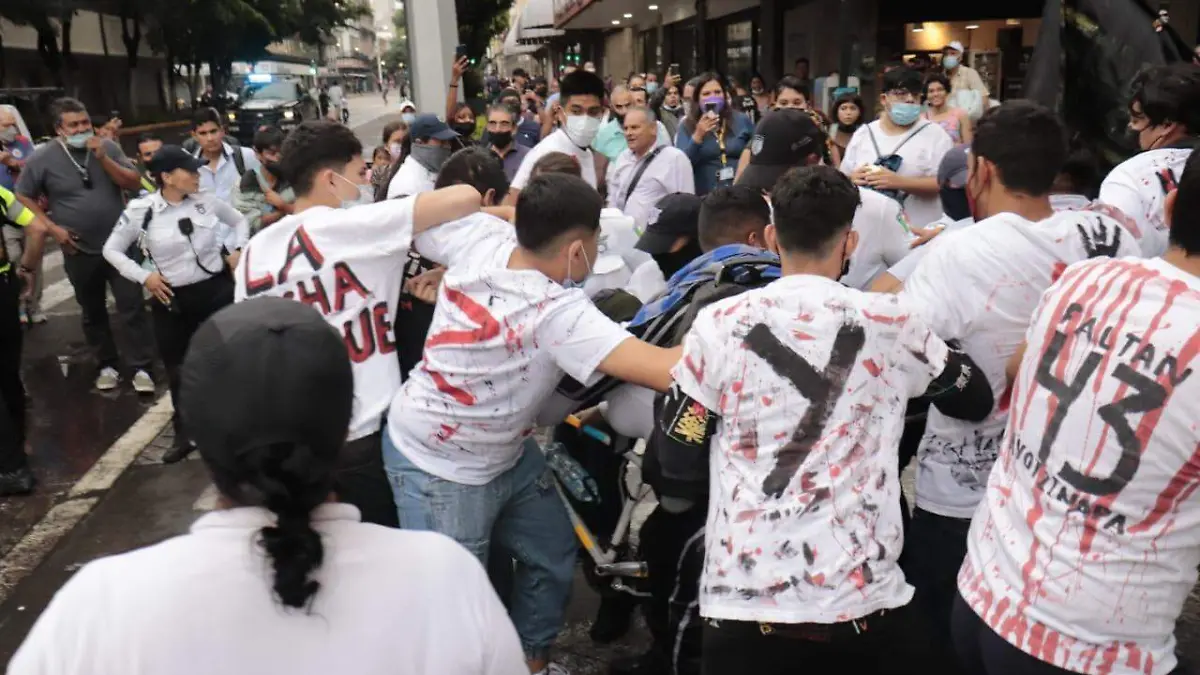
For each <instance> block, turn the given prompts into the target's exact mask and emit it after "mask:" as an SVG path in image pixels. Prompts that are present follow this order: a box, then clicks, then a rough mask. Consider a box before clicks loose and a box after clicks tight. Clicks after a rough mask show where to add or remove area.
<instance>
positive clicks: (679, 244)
mask: <svg viewBox="0 0 1200 675" xmlns="http://www.w3.org/2000/svg"><path fill="white" fill-rule="evenodd" d="M701 202H702V200H701V199H700V197H697V196H696V195H693V194H686V193H679V194H673V195H667V196H666V197H663V198H662V199H660V200H658V203H657V204H655V205H654V208H653V209H651V210H650V213H649V214H648V215H647V217H646V218H647V222H646V231H645V232H644V233H643V234H642V236H641V238H639V239H638V242H637V249H638V250H640V251H645V252H646V253H649V254H650V257H651V258H653V260H652V261H651V262H652V264H651V263H647V264H643V265H641V266H639V267H638V268H637V269H635V270H634V272H633V277H632V278H631V279H630V282H629V290H630V292H631V293H633V294H634V295H636V296H637V297H638V298H639V299H640V300H641V301H642V302H646V301H648V300H650V298H653V297H655V296H657V295H658V294H659V293H662V292H663V291H665V290H666V289H667V279H670V278H671V277H672V276H673V275H674V274H675V273H676V272H678V271H679V270H680V269H682V268H683V266H684V265H687V264H688V263H690V262H691V261H692V260H695V259H696V257H697V256H699V255H700V254H701V253H702V251H701V250H700V234H699V231H698V228H699V225H698V224H699V222H700V203H701Z"/></svg>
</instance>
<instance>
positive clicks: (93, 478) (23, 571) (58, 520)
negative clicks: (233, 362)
mask: <svg viewBox="0 0 1200 675" xmlns="http://www.w3.org/2000/svg"><path fill="white" fill-rule="evenodd" d="M172 410H173V408H172V407H171V395H170V394H165V395H163V397H162V398H161V399H159V400H158V402H157V403H155V404H154V405H153V406H152V407H151V408H150V409H149V410H147V411H146V412H145V413H143V414H142V416H141V417H140V418H138V421H137V422H134V424H133V426H131V427H129V430H128V431H126V432H125V433H124V435H122V436H121V437H120V438H118V439H117V441H116V442H115V443H113V444H112V445H111V446H109V448H108V450H105V451H104V454H103V455H101V456H100V459H98V460H96V463H95V464H94V465H92V468H91V469H89V470H88V472H87V473H86V474H84V475H83V477H82V478H80V479H79V481H77V482H76V483H75V485H74V486H72V487H71V489H70V491H69V492H67V494H66V497H65V500H64V501H63V502H61V503H59V504H57V505H56V506H54V508H52V509H50V511H49V512H47V513H46V515H45V516H43V517H42V519H41V520H40V521H38V523H37V524H36V525H34V526H33V528H32V529H30V530H29V531H28V532H26V533H25V536H23V537H21V540H20V541H18V542H17V543H16V545H14V546H13V547H12V549H11V550H9V552H8V553H7V554H6V555H5V556H4V558H3V559H2V560H0V604H2V603H3V602H4V600H5V599H6V598H7V597H8V594H9V593H11V592H12V589H13V588H15V587H16V585H17V584H18V583H19V582H20V581H21V580H22V579H24V578H25V577H26V576H28V575H29V573H30V572H33V571H34V570H35V569H37V567H38V565H41V564H42V561H44V560H45V559H46V556H48V555H49V554H50V552H51V551H53V550H54V547H55V546H57V545H58V542H59V541H61V540H62V538H63V537H65V536H67V533H69V532H70V531H71V530H72V529H74V528H75V526H76V525H78V524H79V523H80V521H82V520H83V519H84V517H85V516H87V514H88V513H90V512H91V511H92V509H93V508H95V507H96V504H97V503H99V502H100V497H101V496H102V495H101V494H99V493H101V492H104V491H106V490H108V489H109V488H111V487H112V486H113V483H115V482H116V480H117V478H119V477H120V476H121V474H122V473H124V472H125V469H127V468H129V465H130V464H132V463H133V460H134V459H136V458H137V456H138V454H139V453H141V451H142V450H144V449H145V448H146V446H147V445H149V444H150V443H151V441H153V440H154V439H155V437H157V436H158V434H159V432H161V431H162V430H163V429H164V428H166V426H167V424H169V423H170V422H171V411H172Z"/></svg>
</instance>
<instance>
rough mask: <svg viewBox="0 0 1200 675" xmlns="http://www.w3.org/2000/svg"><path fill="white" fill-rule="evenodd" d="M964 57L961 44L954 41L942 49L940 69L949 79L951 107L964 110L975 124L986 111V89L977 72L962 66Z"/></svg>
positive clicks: (964, 53)
mask: <svg viewBox="0 0 1200 675" xmlns="http://www.w3.org/2000/svg"><path fill="white" fill-rule="evenodd" d="M965 57H966V52H965V50H963V43H961V42H959V41H957V40H955V41H954V42H951V43H950V44H948V45H946V47H945V48H944V49H942V68H945V69H946V76H947V77H949V78H950V92H951V94H950V98H951V103H952V105H954V106H955V107H958V108H962V109H963V110H966V111H967V114H968V115H970V117H971V121H972V122H975V121H978V120H979V116H980V115H982V114H983V111H985V110H987V109H988V88H987V85H986V84H984V83H983V78H982V77H980V76H979V71H977V70H975V69H974V68H971V67H970V66H965V65H963V59H964V58H965Z"/></svg>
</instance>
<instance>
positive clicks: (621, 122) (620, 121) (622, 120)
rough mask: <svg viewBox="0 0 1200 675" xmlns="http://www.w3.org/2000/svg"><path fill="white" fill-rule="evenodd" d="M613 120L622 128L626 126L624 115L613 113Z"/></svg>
mask: <svg viewBox="0 0 1200 675" xmlns="http://www.w3.org/2000/svg"><path fill="white" fill-rule="evenodd" d="M613 119H615V120H616V121H617V124H619V125H621V127H624V126H625V116H624V115H620V114H617V113H613Z"/></svg>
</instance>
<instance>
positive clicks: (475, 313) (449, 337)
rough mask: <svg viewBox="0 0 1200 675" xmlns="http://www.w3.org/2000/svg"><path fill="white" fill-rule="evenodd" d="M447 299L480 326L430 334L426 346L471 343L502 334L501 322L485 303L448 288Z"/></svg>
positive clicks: (427, 347)
mask: <svg viewBox="0 0 1200 675" xmlns="http://www.w3.org/2000/svg"><path fill="white" fill-rule="evenodd" d="M446 299H447V300H449V301H450V302H451V303H452V304H454V305H455V306H457V307H458V308H459V309H460V310H462V312H463V314H466V315H467V318H468V319H470V320H471V321H473V322H474V323H475V324H476V325H477V326H478V328H472V329H470V330H445V331H442V332H441V333H438V334H437V335H431V336H429V340H428V341H427V342H426V343H425V348H426V349H429V348H431V347H437V346H438V345H469V344H475V343H478V342H484V341H486V340H490V339H492V338H494V337H496V336H497V335H499V334H500V323H499V322H498V321H496V319H495V317H493V316H492V314H491V312H488V310H487V308H486V307H484V306H483V305H481V304H479V303H477V302H475V301H474V300H472V299H471V298H470V297H469V296H467V295H466V294H465V293H463V292H462V291H459V290H456V289H453V288H446Z"/></svg>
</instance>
